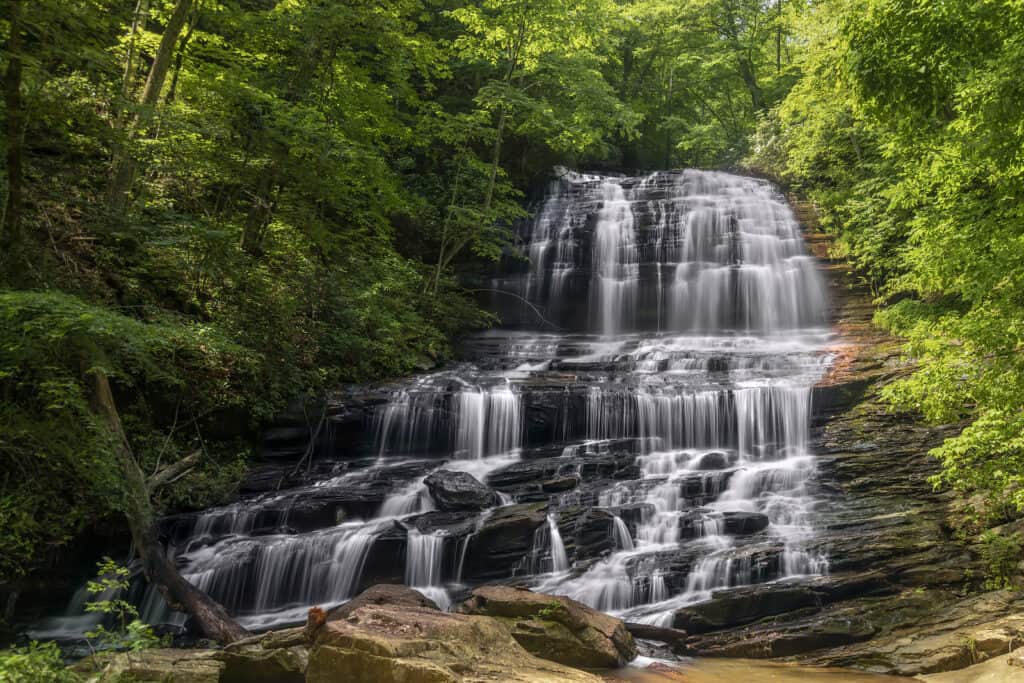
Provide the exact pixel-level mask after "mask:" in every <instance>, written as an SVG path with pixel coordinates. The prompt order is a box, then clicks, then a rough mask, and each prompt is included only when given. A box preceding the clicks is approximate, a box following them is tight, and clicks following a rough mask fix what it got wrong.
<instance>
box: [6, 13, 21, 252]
mask: <svg viewBox="0 0 1024 683" xmlns="http://www.w3.org/2000/svg"><path fill="white" fill-rule="evenodd" d="M8 9H9V12H10V17H9V21H10V23H11V35H10V38H8V40H7V55H8V57H7V60H8V61H7V71H6V72H5V73H4V105H5V107H6V109H7V121H6V122H5V134H6V137H7V201H6V203H5V204H4V213H3V221H2V222H0V235H2V239H0V244H2V245H3V246H4V248H5V249H4V250H5V251H6V252H8V253H10V252H11V251H13V250H15V249H16V248H17V244H18V243H19V242H20V241H21V206H22V192H23V187H24V173H25V169H24V157H23V145H22V135H23V134H24V128H25V111H24V109H23V106H22V101H21V80H22V58H21V47H22V46H21V10H22V0H12V2H10V3H8Z"/></svg>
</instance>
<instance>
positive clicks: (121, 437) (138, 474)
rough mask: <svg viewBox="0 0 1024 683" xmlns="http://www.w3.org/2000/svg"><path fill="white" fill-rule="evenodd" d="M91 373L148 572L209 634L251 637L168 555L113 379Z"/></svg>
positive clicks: (135, 538) (167, 597)
mask: <svg viewBox="0 0 1024 683" xmlns="http://www.w3.org/2000/svg"><path fill="white" fill-rule="evenodd" d="M90 377H91V381H92V403H93V410H94V411H95V412H96V414H97V415H99V416H100V417H101V418H102V419H103V421H104V422H106V424H107V428H108V429H110V432H111V433H112V434H113V435H114V438H115V444H114V450H115V455H116V456H117V460H118V463H119V464H120V466H121V473H122V475H123V477H124V483H125V486H126V488H127V493H128V495H127V497H126V499H125V510H124V514H125V517H127V518H128V527H129V529H130V530H131V534H132V541H133V542H134V544H135V549H136V551H137V552H138V554H139V559H141V560H142V570H143V572H144V573H145V575H146V578H147V579H149V582H150V583H152V584H153V585H154V586H156V588H157V590H159V591H160V594H161V595H163V597H164V600H166V601H167V604H168V605H170V606H171V607H172V608H173V609H177V610H181V611H184V612H187V613H188V614H190V615H192V618H193V619H195V621H196V624H198V626H199V630H200V631H202V633H203V635H205V636H206V637H208V638H212V639H213V640H216V641H218V642H221V643H232V642H234V641H236V640H240V639H241V638H244V637H246V636H247V635H249V632H248V631H246V630H245V629H244V628H242V627H241V626H240V625H239V624H238V622H236V621H235V620H234V619H232V618H231V617H230V616H229V615H228V613H227V611H226V610H225V609H224V607H223V606H221V605H220V603H218V602H216V601H215V600H213V599H212V598H211V597H210V596H209V595H207V594H206V593H204V592H203V591H201V590H199V589H198V588H196V587H195V586H193V585H192V584H191V583H189V582H188V581H186V580H185V579H184V578H183V577H182V576H181V574H180V573H178V569H177V567H175V566H174V563H173V562H171V561H170V560H169V559H168V558H167V555H166V554H165V553H164V548H163V545H162V544H161V543H160V539H159V538H158V537H157V532H156V524H155V521H156V520H155V518H154V515H153V505H152V503H151V501H150V497H149V496H150V491H149V487H148V486H147V485H146V477H145V475H144V474H143V472H142V470H141V469H140V468H139V465H138V463H137V462H136V461H135V457H134V456H133V455H132V451H131V446H130V445H129V443H128V438H127V436H126V435H125V433H124V428H123V427H122V426H121V417H120V415H119V414H118V412H117V406H116V405H115V403H114V396H113V394H112V393H111V391H110V383H109V382H108V381H107V376H106V374H105V373H104V372H103V371H102V370H96V369H93V370H91V371H90Z"/></svg>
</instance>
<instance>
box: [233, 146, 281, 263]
mask: <svg viewBox="0 0 1024 683" xmlns="http://www.w3.org/2000/svg"><path fill="white" fill-rule="evenodd" d="M277 175H278V174H277V164H276V162H271V165H270V167H269V168H267V169H265V170H264V171H263V173H261V174H260V177H259V181H258V184H257V187H256V193H255V195H254V196H253V202H252V206H251V207H250V208H249V213H248V215H247V216H246V217H245V225H244V226H243V228H242V241H241V243H240V245H239V246H241V248H242V251H244V252H246V253H247V254H249V255H251V256H259V255H260V253H262V251H263V235H264V233H265V232H266V230H267V226H268V225H270V220H271V218H272V217H273V215H274V189H275V187H276V186H277Z"/></svg>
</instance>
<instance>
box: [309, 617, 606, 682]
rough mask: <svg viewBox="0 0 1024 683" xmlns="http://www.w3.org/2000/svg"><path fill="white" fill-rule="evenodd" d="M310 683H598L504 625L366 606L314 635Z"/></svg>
mask: <svg viewBox="0 0 1024 683" xmlns="http://www.w3.org/2000/svg"><path fill="white" fill-rule="evenodd" d="M314 637H315V644H314V646H313V648H312V651H311V653H310V660H309V669H308V671H307V674H306V680H307V681H309V683H338V682H339V681H346V683H413V682H415V683H456V682H460V683H461V682H466V683H469V682H476V681H479V682H483V681H509V682H520V683H560V682H562V681H567V682H570V683H599V681H600V678H598V677H597V676H593V675H590V674H588V673H585V672H582V671H577V670H575V669H571V668H568V667H565V666H562V665H560V664H556V663H554V662H550V661H546V660H543V659H540V658H538V657H535V656H533V655H532V654H530V653H529V652H527V651H526V650H524V649H523V648H522V647H521V646H520V645H519V644H518V643H517V642H516V641H515V640H514V639H513V638H512V636H511V635H510V634H509V632H508V630H507V629H506V628H505V627H504V626H502V625H501V624H500V623H499V622H498V621H497V620H495V619H491V618H488V617H482V616H472V615H468V614H449V613H446V612H439V611H437V610H433V609H428V608H422V607H405V606H393V605H364V606H363V607H359V608H357V609H355V610H353V611H352V612H351V613H350V614H349V615H348V616H347V618H346V619H344V620H341V621H331V622H328V623H326V624H325V625H323V626H322V627H320V628H319V629H318V630H317V632H316V633H315V636H314Z"/></svg>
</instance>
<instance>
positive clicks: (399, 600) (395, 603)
mask: <svg viewBox="0 0 1024 683" xmlns="http://www.w3.org/2000/svg"><path fill="white" fill-rule="evenodd" d="M367 605H389V606H391V607H415V608H421V609H433V610H436V609H438V607H437V604H436V603H435V602H434V601H433V600H431V599H430V598H428V597H426V596H424V595H423V594H422V593H420V592H419V591H417V590H415V589H413V588H409V587H407V586H401V585H393V584H377V585H376V586H371V587H370V588H367V589H366V590H365V591H363V592H362V593H360V594H359V595H357V596H356V597H354V598H352V599H351V600H349V601H348V602H346V603H345V604H343V605H339V606H337V607H335V608H334V609H332V610H331V611H330V612H328V613H327V621H334V620H337V619H345V618H346V617H348V615H350V614H352V612H354V611H356V610H357V609H359V608H360V607H366V606H367Z"/></svg>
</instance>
